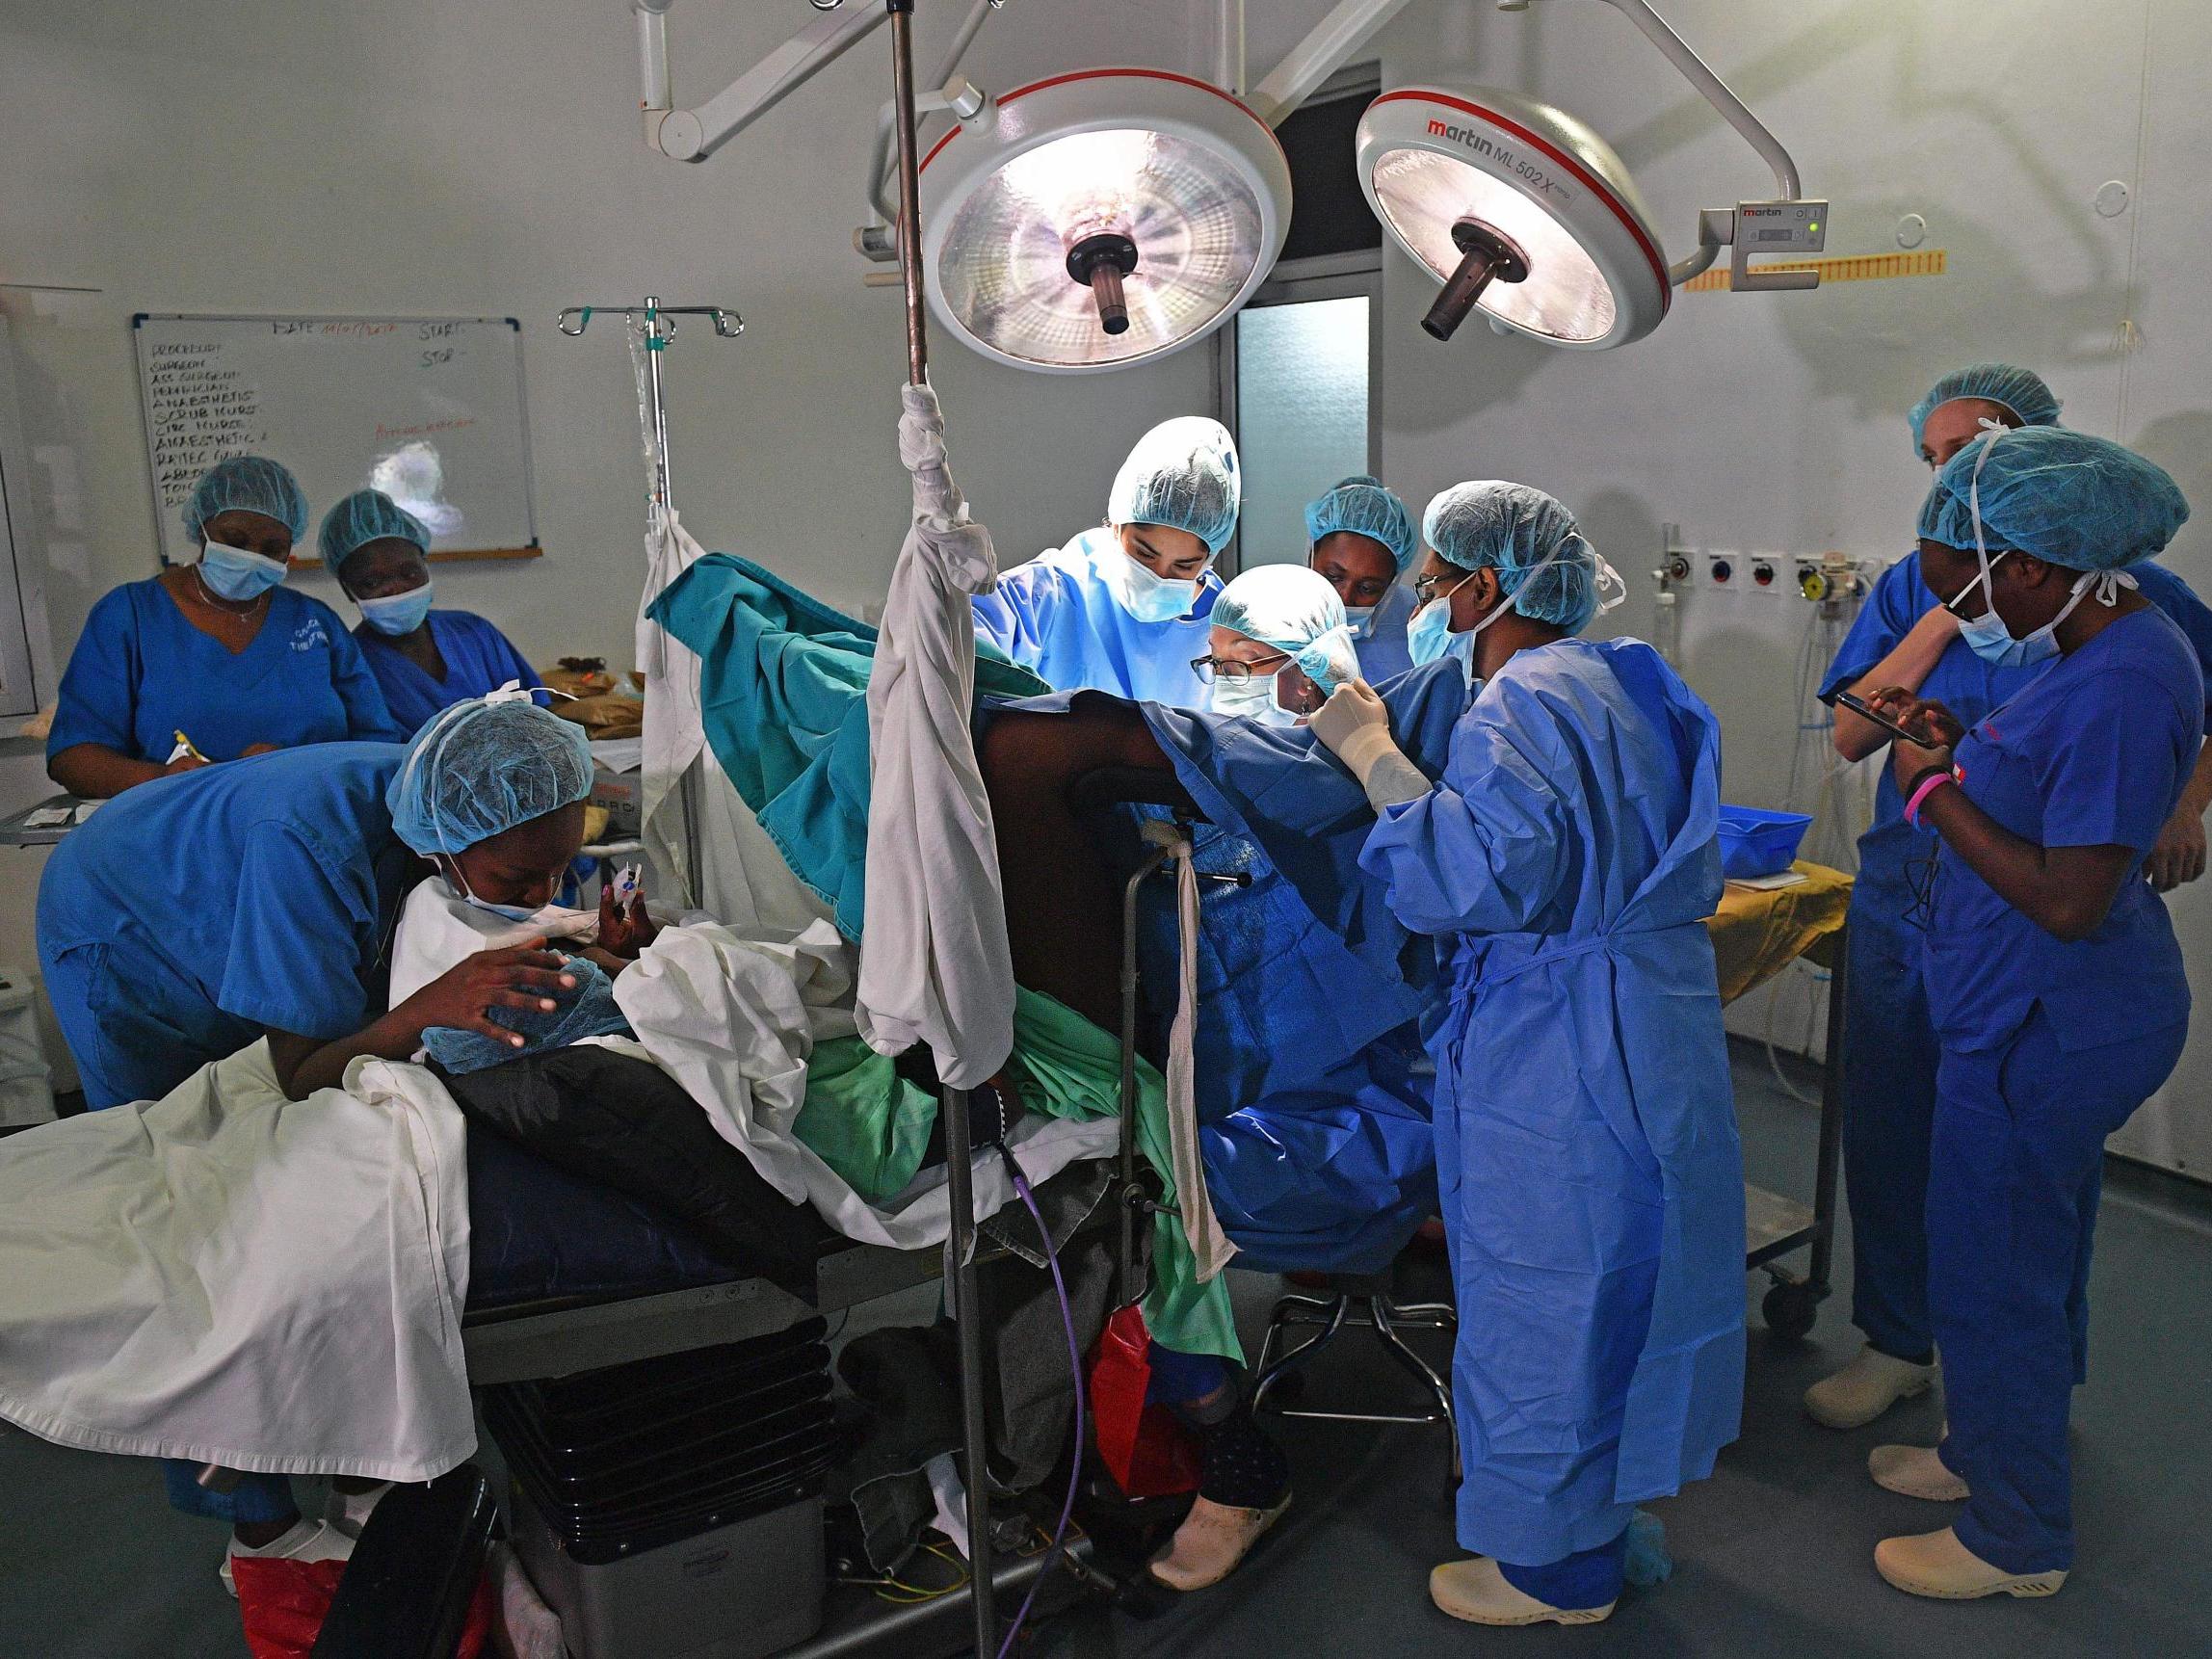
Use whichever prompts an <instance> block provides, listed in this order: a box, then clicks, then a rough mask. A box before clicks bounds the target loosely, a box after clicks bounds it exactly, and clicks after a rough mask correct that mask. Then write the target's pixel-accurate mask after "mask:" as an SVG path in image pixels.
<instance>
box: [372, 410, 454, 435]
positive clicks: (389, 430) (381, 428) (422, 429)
mask: <svg viewBox="0 0 2212 1659" xmlns="http://www.w3.org/2000/svg"><path fill="white" fill-rule="evenodd" d="M475 424H476V417H475V416H474V415H462V416H460V417H458V418H456V419H454V420H434V421H425V422H424V423H423V424H422V425H421V426H386V425H384V423H383V422H382V421H379V422H377V435H378V436H379V437H420V436H421V435H423V434H424V433H426V432H457V431H459V430H460V429H461V428H462V427H464V426H474V425H475Z"/></svg>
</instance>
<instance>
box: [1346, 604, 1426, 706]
mask: <svg viewBox="0 0 2212 1659" xmlns="http://www.w3.org/2000/svg"><path fill="white" fill-rule="evenodd" d="M1420 608H1421V605H1420V601H1419V600H1417V599H1415V598H1414V597H1413V590H1412V589H1411V588H1409V587H1408V586H1407V585H1406V584H1405V583H1403V582H1398V583H1394V584H1392V586H1391V589H1390V592H1387V593H1385V594H1383V602H1382V603H1381V604H1379V605H1377V606H1376V607H1375V614H1374V615H1373V616H1372V617H1370V618H1368V619H1367V626H1366V629H1365V630H1364V631H1358V630H1356V631H1355V632H1354V634H1353V645H1354V647H1355V648H1356V650H1357V651H1358V653H1359V677H1360V678H1361V679H1363V680H1365V681H1366V682H1367V683H1368V684H1369V685H1371V686H1379V685H1381V684H1382V683H1383V681H1384V680H1387V679H1395V678H1396V677H1397V676H1398V675H1400V674H1402V673H1404V672H1405V671H1407V670H1408V669H1409V668H1411V667H1412V666H1413V653H1412V650H1411V649H1410V648H1409V646H1408V645H1407V644H1406V624H1407V622H1408V621H1409V620H1410V619H1412V615H1413V613H1414V612H1415V611H1417V610H1419V609H1420Z"/></svg>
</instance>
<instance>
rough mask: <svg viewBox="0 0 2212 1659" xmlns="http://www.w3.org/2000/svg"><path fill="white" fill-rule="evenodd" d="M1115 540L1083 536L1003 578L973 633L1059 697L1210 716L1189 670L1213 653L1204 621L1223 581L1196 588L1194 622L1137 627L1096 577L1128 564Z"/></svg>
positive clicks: (1107, 533) (1212, 579)
mask: <svg viewBox="0 0 2212 1659" xmlns="http://www.w3.org/2000/svg"><path fill="white" fill-rule="evenodd" d="M1128 557H1129V556H1128V554H1126V553H1124V552H1122V551H1121V543H1120V542H1119V540H1116V539H1115V536H1114V532H1113V531H1111V530H1108V529H1106V528H1105V527H1104V526H1103V525H1101V526H1099V527H1098V528H1096V529H1092V530H1086V531H1085V532H1084V533H1083V534H1082V535H1080V536H1078V537H1077V538H1076V539H1075V540H1072V541H1070V542H1069V543H1068V544H1067V545H1066V546H1065V547H1061V548H1056V549H1055V550H1053V551H1052V552H1049V553H1040V554H1039V555H1038V556H1037V557H1036V558H1034V559H1032V560H1031V561H1030V562H1029V563H1028V564H1026V565H1018V566H1015V567H1014V569H1012V570H1009V571H1007V572H1006V574H1004V575H1003V576H1001V577H999V579H998V589H997V592H990V593H979V594H978V595H977V596H976V597H975V599H974V601H973V604H974V607H975V631H976V636H977V637H978V638H979V639H984V640H988V641H989V642H990V643H991V644H992V645H996V646H997V647H998V648H999V649H1000V650H1002V651H1004V652H1005V653H1006V654H1007V656H1008V657H1010V658H1012V659H1013V660H1014V662H1016V663H1019V664H1020V665H1021V666H1022V667H1023V668H1025V669H1028V670H1030V671H1033V672H1035V673H1036V674H1037V675H1038V676H1039V677H1040V679H1042V680H1043V681H1044V682H1045V683H1046V684H1048V685H1049V686H1051V687H1052V689H1053V690H1054V691H1103V692H1112V693H1113V694H1114V695H1115V696H1117V697H1125V698H1132V699H1134V700H1136V701H1138V702H1164V703H1167V704H1169V705H1171V706H1172V707H1175V708H1204V707H1205V706H1206V702H1207V696H1208V692H1207V687H1206V685H1205V683H1204V682H1203V681H1201V680H1200V679H1199V678H1198V674H1197V673H1196V672H1194V671H1192V668H1191V662H1192V660H1193V659H1194V658H1197V657H1202V656H1204V655H1205V654H1206V653H1207V651H1208V650H1209V649H1210V648H1211V640H1212V625H1211V624H1210V623H1209V622H1207V620H1206V618H1207V616H1208V614H1209V613H1211V612H1212V610H1213V608H1214V599H1215V598H1216V596H1217V595H1219V594H1220V592H1221V591H1222V582H1221V578H1220V577H1219V576H1216V575H1215V574H1214V573H1213V572H1212V571H1211V570H1208V571H1207V572H1206V573H1205V575H1204V576H1202V577H1201V578H1199V581H1198V603H1197V605H1196V606H1194V607H1193V609H1192V610H1191V612H1190V614H1189V615H1188V616H1184V617H1178V618H1176V619H1174V620H1172V621H1167V622H1140V621H1139V620H1137V619H1136V618H1134V617H1132V616H1131V615H1129V613H1128V612H1127V611H1126V610H1124V609H1122V607H1121V602H1120V601H1119V599H1117V598H1115V597H1114V592H1113V590H1112V589H1111V588H1110V587H1109V586H1108V585H1107V583H1106V581H1105V579H1104V578H1103V577H1101V576H1100V575H1099V573H1098V572H1099V568H1100V566H1101V564H1102V562H1103V561H1105V560H1109V559H1127V558H1128Z"/></svg>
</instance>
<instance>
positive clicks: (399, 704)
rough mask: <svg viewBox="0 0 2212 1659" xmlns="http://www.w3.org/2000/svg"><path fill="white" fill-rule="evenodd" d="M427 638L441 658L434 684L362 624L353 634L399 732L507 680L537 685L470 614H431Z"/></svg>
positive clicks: (511, 651) (493, 632)
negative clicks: (441, 675)
mask: <svg viewBox="0 0 2212 1659" xmlns="http://www.w3.org/2000/svg"><path fill="white" fill-rule="evenodd" d="M429 620H430V636H431V638H432V639H433V640H435V641H436V642H437V654H438V655H439V656H440V657H443V658H444V659H445V678H444V679H442V680H436V679H433V678H431V676H430V675H429V674H428V673H427V672H425V671H424V670H423V668H422V666H421V665H420V664H419V663H417V662H416V661H415V660H414V659H413V658H412V657H410V656H408V654H407V653H406V652H405V651H403V650H401V649H400V648H399V646H397V645H394V644H392V641H391V639H390V637H389V636H388V635H385V634H381V633H379V632H378V631H377V630H376V629H374V628H372V627H370V626H369V624H368V623H366V622H363V623H362V624H361V625H360V626H359V627H357V628H356V629H355V630H354V638H355V640H356V641H357V642H358V643H359V645H360V647H361V656H362V659H363V660H364V661H366V662H367V663H368V665H369V671H370V672H371V673H373V674H375V675H376V676H377V684H378V686H379V687H381V688H382V691H383V694H384V706H385V707H386V708H388V709H390V710H391V712H392V719H393V720H394V721H395V722H397V723H398V724H399V726H400V729H401V730H403V731H406V732H408V733H413V732H416V731H420V730H421V729H422V728H423V726H424V725H426V724H429V721H430V718H431V716H433V715H435V714H436V713H437V712H438V711H439V710H440V709H445V708H450V707H452V706H453V705H454V704H455V703H457V702H461V701H462V700H463V699H464V698H475V697H483V696H484V695H485V694H486V693H487V692H495V691H497V690H498V689H499V688H500V687H501V686H503V685H505V684H506V683H507V682H508V681H509V680H519V681H520V682H521V683H522V685H523V687H524V688H525V689H527V690H532V691H535V690H536V689H537V688H538V687H539V685H540V684H541V683H542V682H540V679H539V678H538V674H537V672H536V671H535V670H533V669H532V668H531V666H530V665H529V664H528V663H526V662H524V661H523V660H522V653H521V652H520V651H518V650H516V649H515V648H514V646H513V645H510V644H509V643H508V639H507V636H506V635H505V634H503V633H501V632H500V631H499V630H498V629H497V628H495V627H493V626H492V625H491V624H490V623H489V622H487V621H486V620H485V619H483V618H482V617H479V616H477V615H476V614H475V613H474V612H471V611H433V612H432V613H431V614H430V618H429Z"/></svg>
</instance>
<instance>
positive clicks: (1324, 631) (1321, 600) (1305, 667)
mask: <svg viewBox="0 0 2212 1659" xmlns="http://www.w3.org/2000/svg"><path fill="white" fill-rule="evenodd" d="M1206 620H1207V621H1209V622H1211V623H1213V625H1214V626H1215V627H1217V628H1226V629H1228V630H1229V632H1231V633H1232V634H1242V635H1244V637H1245V638H1246V639H1248V640H1257V641H1258V642H1259V643H1260V644H1261V645H1273V646H1274V647H1275V648H1276V649H1277V650H1278V651H1284V652H1287V653H1289V655H1290V657H1291V660H1292V661H1294V662H1296V663H1297V664H1298V666H1299V669H1300V670H1301V671H1303V672H1304V675H1305V677H1306V678H1307V679H1309V680H1311V681H1312V682H1313V683H1314V684H1315V685H1317V686H1319V687H1320V688H1321V689H1322V690H1323V691H1325V692H1332V691H1334V690H1335V689H1336V688H1337V687H1338V686H1340V685H1343V684H1344V683H1345V682H1346V681H1348V680H1354V679H1357V678H1358V677H1359V651H1358V647H1357V646H1356V645H1354V644H1353V643H1352V630H1351V628H1350V627H1348V626H1347V625H1346V623H1345V619H1344V601H1343V600H1342V599H1340V598H1338V597H1337V596H1336V590H1335V589H1334V588H1332V587H1330V585H1329V583H1328V582H1327V581H1326V580H1325V579H1323V578H1322V577H1321V576H1319V575H1316V574H1315V573H1314V572H1313V571H1312V570H1310V569H1308V568H1306V566H1304V565H1262V566H1258V567H1257V568H1256V569H1251V570H1247V571H1246V572H1245V573H1244V574H1243V575H1241V576H1239V577H1237V578H1236V579H1235V580H1234V581H1232V582H1231V583H1230V584H1229V585H1228V586H1227V587H1225V588H1224V589H1223V590H1222V592H1221V597H1220V598H1218V599H1216V600H1215V601H1214V608H1213V610H1212V611H1210V612H1208V613H1207V616H1206Z"/></svg>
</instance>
